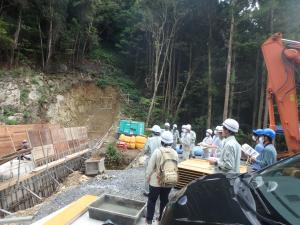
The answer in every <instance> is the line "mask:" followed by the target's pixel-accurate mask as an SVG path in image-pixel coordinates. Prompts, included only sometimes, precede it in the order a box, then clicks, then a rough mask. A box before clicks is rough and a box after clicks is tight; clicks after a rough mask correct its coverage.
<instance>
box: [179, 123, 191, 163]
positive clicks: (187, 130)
mask: <svg viewBox="0 0 300 225" xmlns="http://www.w3.org/2000/svg"><path fill="white" fill-rule="evenodd" d="M192 141H193V137H192V135H191V126H188V125H184V127H183V132H182V134H181V138H180V143H181V144H182V149H183V153H182V158H183V160H187V159H189V157H190V154H191V151H192V148H191V147H192V144H193V143H192Z"/></svg>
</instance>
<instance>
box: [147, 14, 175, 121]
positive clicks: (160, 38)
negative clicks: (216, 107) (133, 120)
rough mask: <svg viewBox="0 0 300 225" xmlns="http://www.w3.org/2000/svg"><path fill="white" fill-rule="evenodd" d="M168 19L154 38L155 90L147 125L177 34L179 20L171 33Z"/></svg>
mask: <svg viewBox="0 0 300 225" xmlns="http://www.w3.org/2000/svg"><path fill="white" fill-rule="evenodd" d="M166 20H167V18H165V20H164V22H163V23H162V26H161V27H160V29H159V32H158V33H157V34H156V38H155V39H154V46H155V51H156V52H155V69H154V90H153V95H152V99H151V103H150V107H149V111H148V115H147V119H146V126H148V124H149V121H150V118H151V114H152V110H153V107H154V103H155V100H156V95H157V90H158V86H159V84H160V82H161V78H162V75H163V73H164V71H165V65H166V61H167V58H168V55H169V51H170V44H171V42H172V40H173V38H174V36H175V32H176V27H177V22H178V21H175V22H174V24H173V25H172V29H171V31H169V32H170V33H166V31H165V30H164V26H165V23H166ZM162 55H163V56H162ZM161 59H162V63H161ZM160 65H161V66H160Z"/></svg>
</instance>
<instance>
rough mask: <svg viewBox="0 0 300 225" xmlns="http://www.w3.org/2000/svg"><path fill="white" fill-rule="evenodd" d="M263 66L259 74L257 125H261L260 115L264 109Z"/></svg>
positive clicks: (259, 126)
mask: <svg viewBox="0 0 300 225" xmlns="http://www.w3.org/2000/svg"><path fill="white" fill-rule="evenodd" d="M265 90H266V88H265V66H264V65H263V71H262V76H261V86H260V97H259V108H258V116H257V127H258V128H261V127H262V116H263V109H264V100H265Z"/></svg>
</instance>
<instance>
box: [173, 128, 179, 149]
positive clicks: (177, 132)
mask: <svg viewBox="0 0 300 225" xmlns="http://www.w3.org/2000/svg"><path fill="white" fill-rule="evenodd" d="M172 134H173V144H172V147H173V148H174V149H176V145H177V142H178V139H179V138H180V137H179V131H178V130H177V129H173V130H172Z"/></svg>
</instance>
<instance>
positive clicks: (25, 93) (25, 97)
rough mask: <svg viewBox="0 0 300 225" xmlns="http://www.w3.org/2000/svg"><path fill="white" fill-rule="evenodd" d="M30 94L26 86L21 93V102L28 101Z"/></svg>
mask: <svg viewBox="0 0 300 225" xmlns="http://www.w3.org/2000/svg"><path fill="white" fill-rule="evenodd" d="M28 95H29V90H28V89H26V88H24V89H22V90H21V93H20V100H21V102H23V103H26V102H27V101H28Z"/></svg>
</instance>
